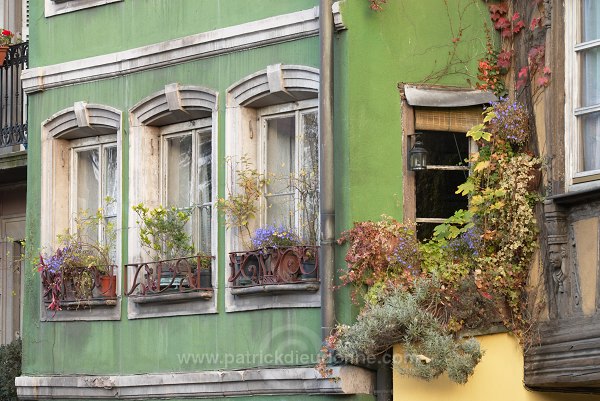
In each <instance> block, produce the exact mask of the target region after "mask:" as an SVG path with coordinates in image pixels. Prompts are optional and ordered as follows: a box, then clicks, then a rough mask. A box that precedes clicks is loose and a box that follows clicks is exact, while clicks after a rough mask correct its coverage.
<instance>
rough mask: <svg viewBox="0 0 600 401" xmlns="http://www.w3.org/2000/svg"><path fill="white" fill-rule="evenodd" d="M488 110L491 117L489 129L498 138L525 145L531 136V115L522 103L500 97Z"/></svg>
mask: <svg viewBox="0 0 600 401" xmlns="http://www.w3.org/2000/svg"><path fill="white" fill-rule="evenodd" d="M491 109H492V110H493V111H492V110H490V111H489V112H488V115H490V117H491V119H490V120H489V123H488V130H489V132H490V133H491V134H492V136H493V137H495V138H496V140H498V139H500V140H503V141H508V142H509V143H511V144H513V145H517V146H523V145H524V144H525V142H526V141H527V138H528V137H529V132H530V131H529V116H528V114H527V110H526V109H525V106H524V105H523V104H522V103H519V102H510V101H509V100H508V99H504V98H502V99H500V100H499V101H498V102H492V104H491Z"/></svg>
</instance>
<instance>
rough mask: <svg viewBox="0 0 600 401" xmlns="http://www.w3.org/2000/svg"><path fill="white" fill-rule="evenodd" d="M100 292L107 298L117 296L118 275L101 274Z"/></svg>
mask: <svg viewBox="0 0 600 401" xmlns="http://www.w3.org/2000/svg"><path fill="white" fill-rule="evenodd" d="M100 294H101V295H102V296H103V297H106V298H115V297H116V296H117V276H100Z"/></svg>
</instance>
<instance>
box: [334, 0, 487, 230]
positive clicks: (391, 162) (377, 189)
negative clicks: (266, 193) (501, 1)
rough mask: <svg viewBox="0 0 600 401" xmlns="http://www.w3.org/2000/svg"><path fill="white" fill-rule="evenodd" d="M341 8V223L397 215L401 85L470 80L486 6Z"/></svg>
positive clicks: (475, 1) (466, 0) (472, 0)
mask: <svg viewBox="0 0 600 401" xmlns="http://www.w3.org/2000/svg"><path fill="white" fill-rule="evenodd" d="M342 14H343V18H344V23H345V24H346V25H347V27H348V30H347V31H344V32H343V33H341V34H339V35H338V38H337V40H336V47H337V49H336V50H337V53H336V66H335V69H336V72H337V74H336V96H337V97H336V105H337V114H336V136H337V137H341V138H340V139H337V141H338V143H339V146H341V147H342V148H343V149H344V152H341V153H343V156H342V157H343V160H341V161H338V162H339V164H338V168H339V170H340V171H339V173H338V175H337V176H338V177H339V176H340V175H341V176H342V177H341V178H340V181H341V182H342V183H341V185H338V192H337V193H336V196H337V197H338V198H341V199H339V200H338V201H337V204H338V205H339V207H338V209H339V210H338V214H337V218H338V221H337V226H338V228H339V229H343V228H344V227H349V226H351V224H352V222H353V221H360V220H367V219H379V218H380V216H381V215H382V214H387V215H391V216H393V217H396V218H401V217H402V171H403V169H404V166H405V162H404V160H402V146H404V145H403V143H402V118H401V99H400V92H399V90H398V85H399V84H400V83H428V84H437V85H451V86H463V87H468V86H469V83H468V82H469V81H470V82H471V83H472V84H473V85H474V84H475V82H476V81H477V78H476V75H477V60H478V59H479V58H480V57H481V56H482V55H483V52H484V51H485V41H486V39H485V30H484V26H483V22H482V21H486V20H487V17H486V18H484V17H485V16H486V15H487V8H486V5H485V4H484V3H483V2H482V1H480V0H456V1H443V0H423V1H413V0H392V1H388V3H387V4H385V5H384V10H383V11H380V12H375V11H372V10H370V9H369V7H368V2H367V1H366V0H364V1H354V0H346V1H344V2H342ZM461 29H462V35H461V38H460V41H459V42H458V45H457V46H456V57H451V54H452V52H454V49H453V41H452V39H453V38H455V37H457V36H458V35H459V34H458V32H459V31H461ZM449 60H450V61H449ZM438 76H439V79H436V77H438Z"/></svg>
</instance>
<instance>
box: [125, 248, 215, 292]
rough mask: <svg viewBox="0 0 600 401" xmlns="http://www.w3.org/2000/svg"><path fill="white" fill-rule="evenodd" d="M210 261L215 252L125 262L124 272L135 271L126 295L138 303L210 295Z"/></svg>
mask: <svg viewBox="0 0 600 401" xmlns="http://www.w3.org/2000/svg"><path fill="white" fill-rule="evenodd" d="M211 261H212V256H204V255H198V256H190V257H184V258H178V259H170V260H161V261H156V262H144V263H133V264H128V265H125V272H126V273H125V274H126V275H127V274H128V273H132V274H133V278H132V280H131V283H130V286H131V287H130V288H129V289H128V290H127V291H126V293H125V295H126V296H128V297H130V299H131V300H132V301H133V302H135V303H139V304H148V303H162V302H164V303H172V302H186V301H190V300H195V299H211V298H212V297H213V287H212V272H211V268H210V265H211ZM125 280H126V282H128V283H129V281H128V280H127V277H126V278H125Z"/></svg>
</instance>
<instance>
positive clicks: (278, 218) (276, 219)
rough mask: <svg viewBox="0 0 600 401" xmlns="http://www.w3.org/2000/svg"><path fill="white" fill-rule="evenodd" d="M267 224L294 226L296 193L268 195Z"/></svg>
mask: <svg viewBox="0 0 600 401" xmlns="http://www.w3.org/2000/svg"><path fill="white" fill-rule="evenodd" d="M266 198H267V224H268V225H272V226H275V227H282V226H283V227H286V228H288V227H294V226H295V224H294V195H274V196H267V197H266Z"/></svg>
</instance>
